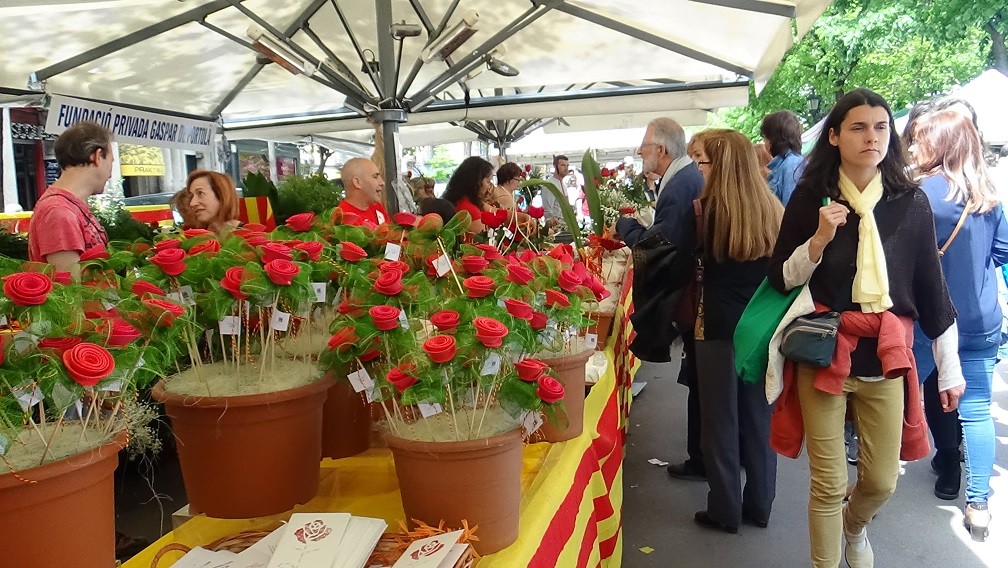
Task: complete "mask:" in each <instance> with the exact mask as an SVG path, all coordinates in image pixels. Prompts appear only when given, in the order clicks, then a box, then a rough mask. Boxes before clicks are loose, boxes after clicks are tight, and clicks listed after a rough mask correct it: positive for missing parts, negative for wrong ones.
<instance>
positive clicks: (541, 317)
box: [529, 312, 549, 331]
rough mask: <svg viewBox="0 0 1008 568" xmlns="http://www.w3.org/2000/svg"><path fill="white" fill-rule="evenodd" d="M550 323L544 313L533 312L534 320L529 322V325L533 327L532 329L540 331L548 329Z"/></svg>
mask: <svg viewBox="0 0 1008 568" xmlns="http://www.w3.org/2000/svg"><path fill="white" fill-rule="evenodd" d="M548 321H549V318H548V317H547V316H546V314H544V313H542V312H532V319H531V320H530V321H529V324H530V325H531V326H532V329H534V330H536V331H538V330H540V329H546V322H548Z"/></svg>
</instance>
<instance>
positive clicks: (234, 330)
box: [217, 316, 241, 335]
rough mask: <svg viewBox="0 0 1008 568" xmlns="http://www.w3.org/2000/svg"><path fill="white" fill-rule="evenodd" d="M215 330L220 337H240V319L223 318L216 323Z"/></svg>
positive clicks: (234, 317) (236, 317)
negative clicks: (218, 331)
mask: <svg viewBox="0 0 1008 568" xmlns="http://www.w3.org/2000/svg"><path fill="white" fill-rule="evenodd" d="M217 329H218V330H220V334H221V335H241V318H240V317H238V316H224V317H223V318H221V320H220V321H219V322H217Z"/></svg>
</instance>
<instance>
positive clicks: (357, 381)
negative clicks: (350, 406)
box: [346, 371, 364, 392]
mask: <svg viewBox="0 0 1008 568" xmlns="http://www.w3.org/2000/svg"><path fill="white" fill-rule="evenodd" d="M346 378H347V380H348V381H350V386H352V387H353V390H354V392H364V383H363V382H362V381H361V377H360V371H354V372H352V373H350V374H349V375H347V376H346Z"/></svg>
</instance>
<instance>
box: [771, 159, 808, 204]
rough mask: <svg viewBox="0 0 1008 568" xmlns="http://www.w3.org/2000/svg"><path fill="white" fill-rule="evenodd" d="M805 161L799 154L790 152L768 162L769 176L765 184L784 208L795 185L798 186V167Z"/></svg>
mask: <svg viewBox="0 0 1008 568" xmlns="http://www.w3.org/2000/svg"><path fill="white" fill-rule="evenodd" d="M804 161H805V159H804V158H802V157H801V155H800V154H795V153H794V152H792V151H791V150H788V151H787V153H784V154H781V155H779V156H777V157H775V158H774V159H772V160H770V163H769V164H767V167H768V168H770V175H769V176H767V183H768V184H769V185H770V189H771V190H773V192H774V195H776V196H777V199H779V200H780V202H781V203H783V204H784V205H785V206H786V205H787V204H788V201H789V200H790V199H791V194H792V193H794V189H795V185H797V184H798V171H797V170H798V166H800V165H801V164H802V162H804Z"/></svg>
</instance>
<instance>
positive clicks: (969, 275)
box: [908, 108, 1008, 540]
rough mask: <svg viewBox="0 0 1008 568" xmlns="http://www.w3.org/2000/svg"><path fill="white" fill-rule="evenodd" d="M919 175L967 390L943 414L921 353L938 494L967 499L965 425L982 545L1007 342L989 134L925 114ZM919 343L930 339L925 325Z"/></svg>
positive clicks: (1007, 252) (943, 114)
mask: <svg viewBox="0 0 1008 568" xmlns="http://www.w3.org/2000/svg"><path fill="white" fill-rule="evenodd" d="M912 130H913V144H912V145H911V146H910V147H909V149H908V152H909V154H910V160H911V169H912V171H913V172H914V174H915V176H916V178H917V180H918V181H919V182H920V183H921V188H922V189H923V190H924V193H925V194H927V197H928V201H929V202H930V203H931V209H932V211H933V212H934V222H935V236H936V237H937V241H936V243H935V247H937V248H942V247H944V248H945V251H944V253H943V254H942V255H941V265H942V271H943V272H944V273H945V281H946V282H947V284H948V289H949V295H950V296H951V297H952V304H953V305H954V306H955V309H956V313H957V314H958V317H957V319H956V321H957V322H958V331H959V360H960V361H961V362H962V370H963V376H964V377H965V378H966V392H965V393H964V394H963V396H962V398H961V399H960V400H959V416H958V420H957V419H956V415H955V413H954V412H950V413H945V412H942V408H941V402H940V398H939V392H938V379H937V370H936V369H935V364H934V361H933V359H931V358H930V353H929V351H930V350H929V349H926V348H925V349H919V348H918V349H917V350H915V355H917V358H918V368H919V369H920V371H921V379H925V378H926V379H927V380H926V381H925V383H924V403H925V404H924V407H925V411H926V413H927V419H928V425H929V426H930V428H931V433H932V435H933V437H934V441H935V449H936V452H935V457H934V460H932V464H933V465H934V469H935V471H936V472H938V480H937V482H936V483H935V490H934V492H935V495H936V496H937V497H939V498H941V499H948V500H952V499H956V498H958V497H959V488H960V476H961V467H960V464H959V439H960V430H959V422H961V423H962V430H961V432H962V435H961V437H962V439H963V441H964V442H965V449H966V508H965V514H964V519H963V522H964V524H965V525H966V528H967V529H969V530H970V532H971V534H972V536H973V539H974V540H984V539H986V537H987V525H988V524H989V523H990V512H989V511H988V510H987V497H988V494H989V493H990V476H991V472H992V470H993V467H994V451H995V439H994V421H993V420H992V418H991V413H990V406H991V388H992V385H993V382H992V381H993V373H994V364H995V363H996V362H997V350H998V345H999V344H1000V340H1001V318H1002V314H1001V307H1000V305H999V304H998V298H997V293H998V292H997V290H998V286H997V277H998V273H997V266H999V265H1003V264H1005V263H1008V222H1006V220H1005V215H1004V211H1003V210H1002V207H1001V204H1000V203H999V202H998V198H997V194H996V191H995V189H994V184H993V182H992V180H991V177H990V173H989V172H988V171H987V164H986V163H985V162H984V152H983V143H982V142H981V139H980V134H979V132H978V131H977V129H976V127H975V126H974V125H973V122H972V121H971V120H970V118H969V117H967V116H964V115H963V114H962V113H961V112H958V111H957V110H955V109H952V108H948V109H944V110H938V111H935V112H931V113H928V114H925V115H923V116H921V117H919V118H917V119H916V120H915V121H914V124H913V125H912ZM917 331H918V333H917V343H918V344H923V346H924V347H927V346H929V344H930V341H927V340H926V338H924V337H923V335H922V334H921V333H920V329H919V328H918V330H917Z"/></svg>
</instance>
